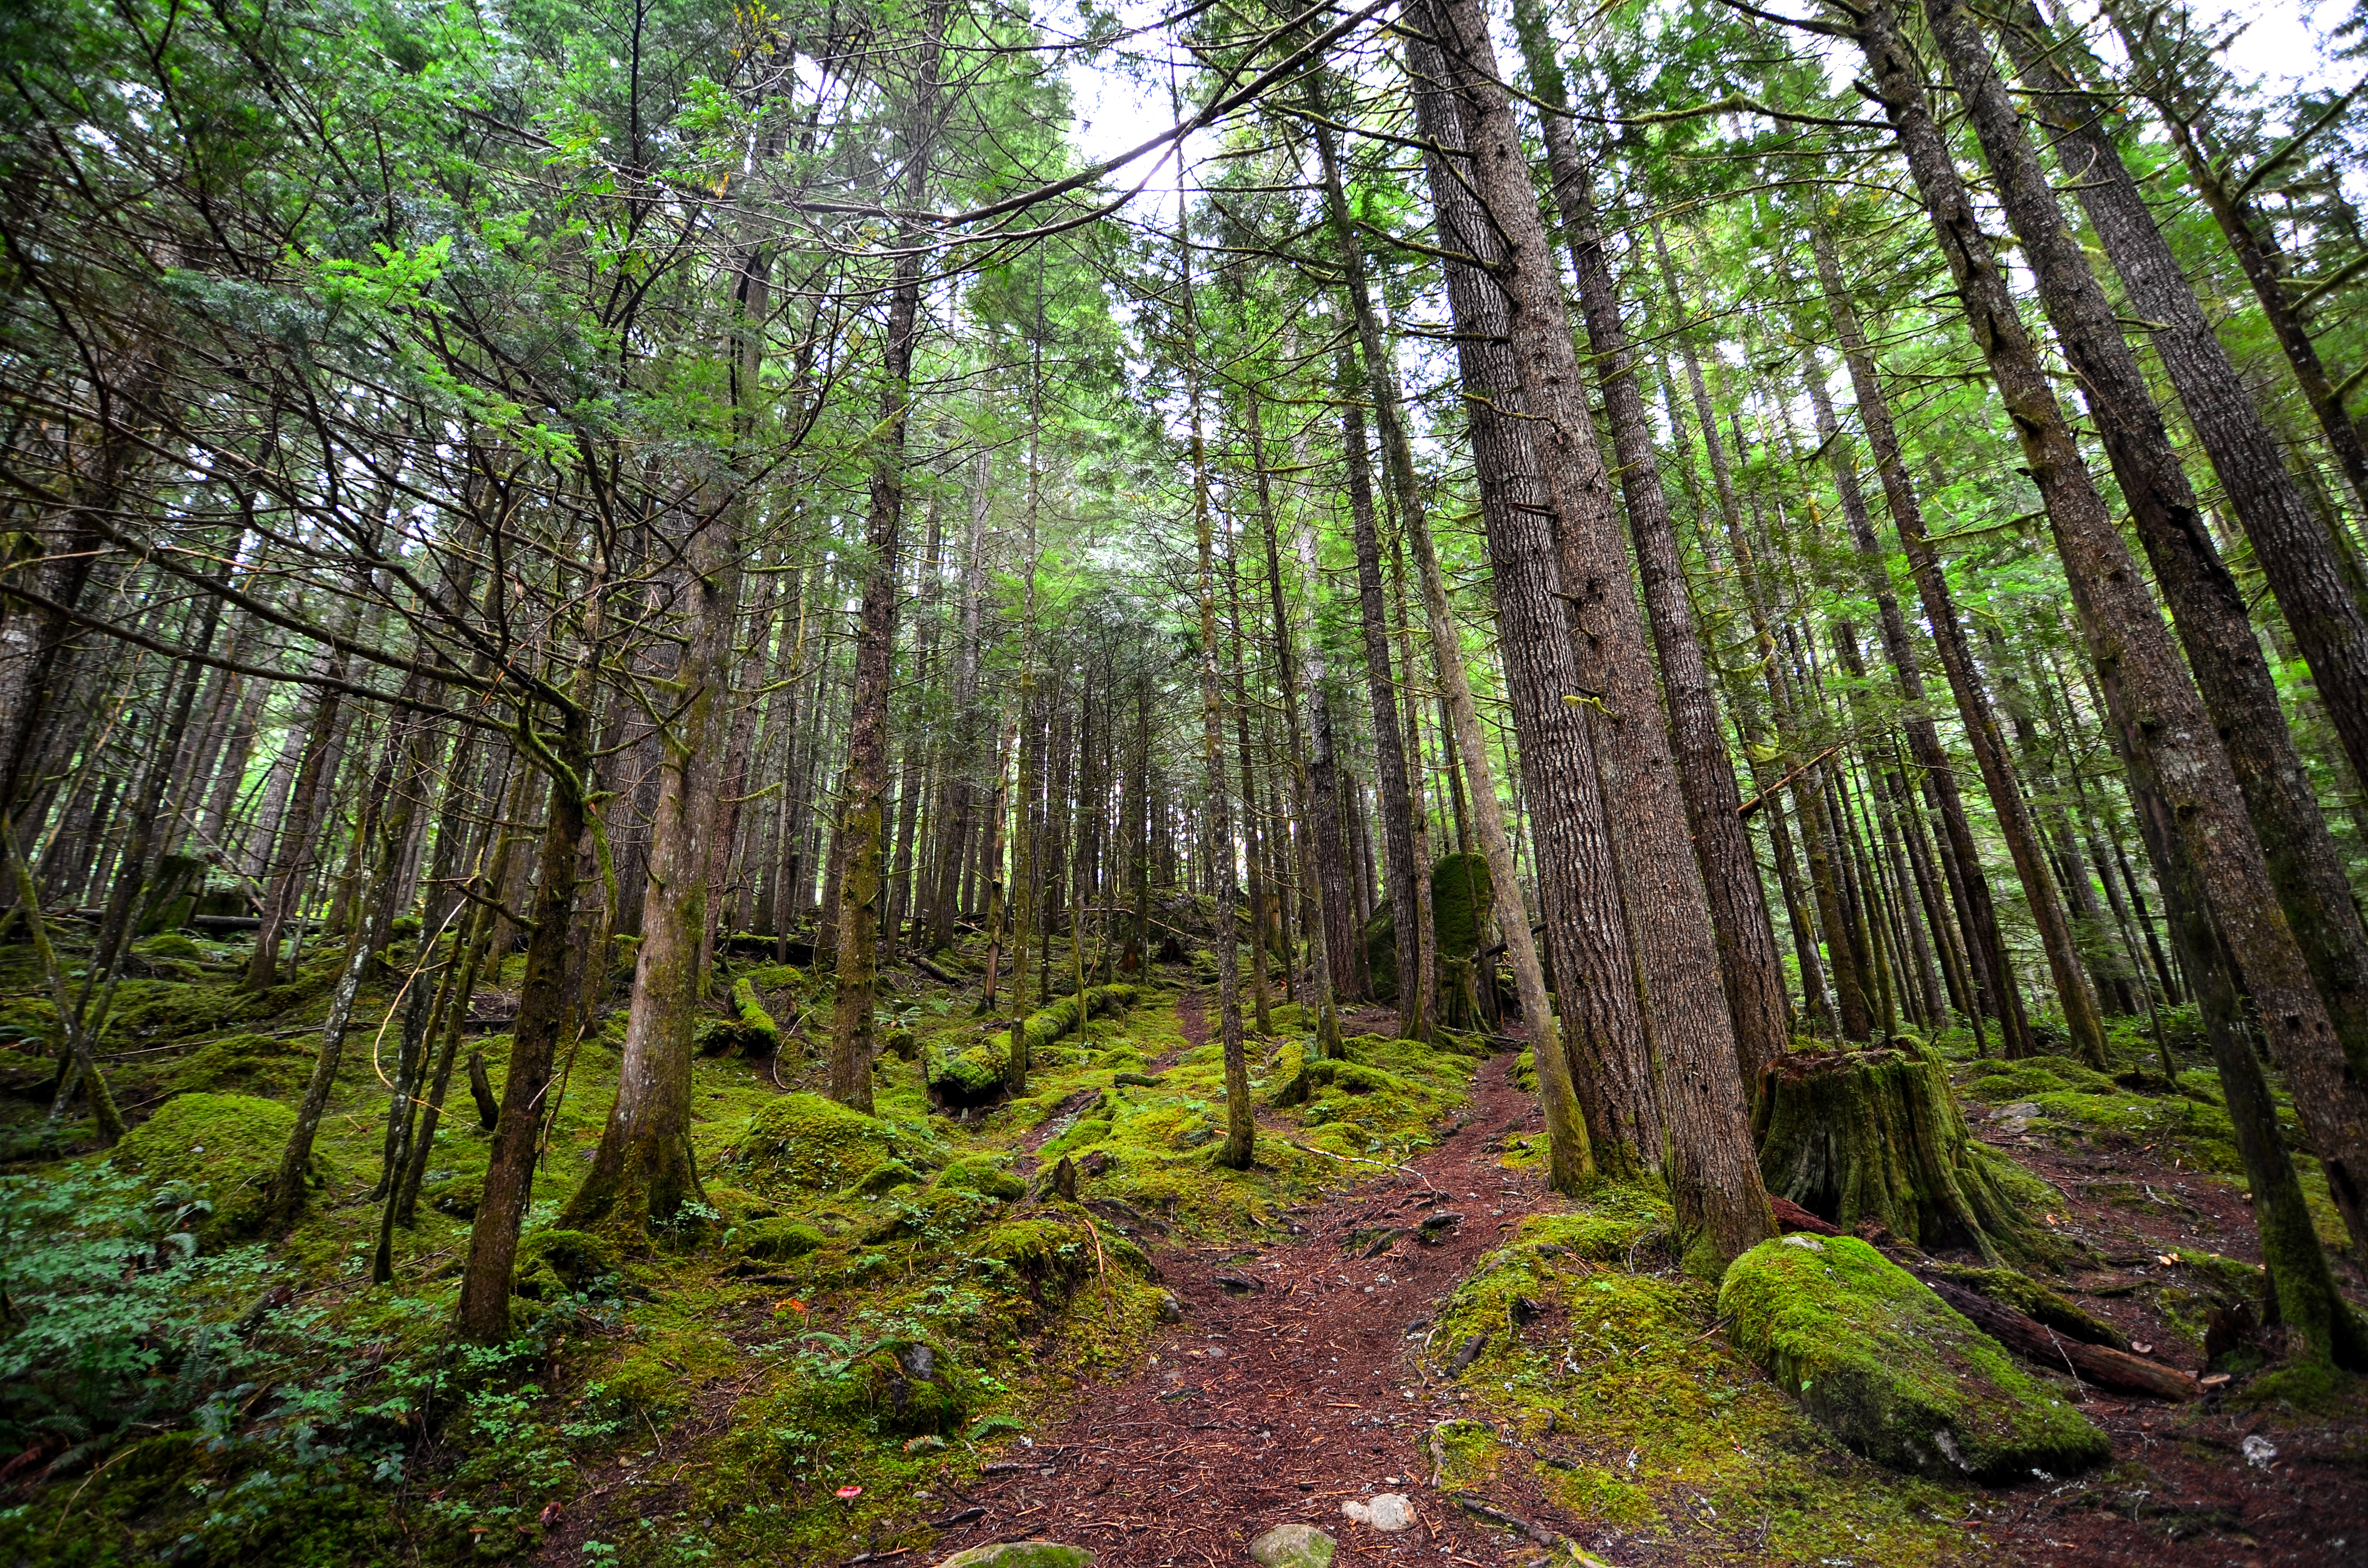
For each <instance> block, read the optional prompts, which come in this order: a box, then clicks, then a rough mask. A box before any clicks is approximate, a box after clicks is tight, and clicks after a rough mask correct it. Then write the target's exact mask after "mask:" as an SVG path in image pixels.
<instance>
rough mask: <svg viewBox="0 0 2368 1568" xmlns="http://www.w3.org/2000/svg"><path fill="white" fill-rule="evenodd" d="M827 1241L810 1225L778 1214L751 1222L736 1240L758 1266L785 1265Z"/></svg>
mask: <svg viewBox="0 0 2368 1568" xmlns="http://www.w3.org/2000/svg"><path fill="white" fill-rule="evenodd" d="M826 1239H827V1238H825V1236H824V1235H823V1233H821V1232H820V1231H818V1230H816V1229H814V1227H813V1226H812V1225H807V1224H801V1223H800V1222H798V1221H795V1220H790V1219H785V1218H783V1217H781V1216H780V1215H774V1216H772V1217H771V1218H769V1219H764V1220H751V1221H749V1222H748V1223H746V1224H745V1225H743V1226H741V1227H740V1230H739V1233H738V1235H737V1237H736V1238H735V1240H736V1241H737V1242H738V1243H739V1246H740V1250H741V1252H742V1253H743V1254H745V1255H746V1256H748V1257H751V1258H754V1259H755V1260H756V1261H757V1262H758V1263H788V1262H790V1261H791V1260H792V1259H794V1258H801V1257H803V1256H806V1254H808V1253H810V1252H814V1251H817V1250H819V1249H820V1248H821V1246H822V1245H823V1244H824V1242H825V1240H826Z"/></svg>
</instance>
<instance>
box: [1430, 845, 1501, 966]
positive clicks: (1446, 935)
mask: <svg viewBox="0 0 2368 1568" xmlns="http://www.w3.org/2000/svg"><path fill="white" fill-rule="evenodd" d="M1494 896H1495V885H1494V884H1493V883H1492V882H1490V881H1489V880H1488V862H1487V861H1486V860H1484V859H1482V858H1480V857H1479V856H1477V855H1447V856H1442V857H1440V861H1439V863H1438V864H1437V865H1436V866H1433V867H1432V868H1431V869H1430V928H1431V932H1432V934H1433V935H1434V936H1435V937H1437V938H1438V941H1439V953H1440V957H1441V958H1448V959H1468V958H1470V957H1471V956H1472V955H1473V954H1474V953H1476V952H1478V951H1479V950H1480V930H1481V927H1482V926H1484V925H1485V924H1486V921H1487V918H1488V903H1489V900H1490V899H1491V898H1493V897H1494Z"/></svg>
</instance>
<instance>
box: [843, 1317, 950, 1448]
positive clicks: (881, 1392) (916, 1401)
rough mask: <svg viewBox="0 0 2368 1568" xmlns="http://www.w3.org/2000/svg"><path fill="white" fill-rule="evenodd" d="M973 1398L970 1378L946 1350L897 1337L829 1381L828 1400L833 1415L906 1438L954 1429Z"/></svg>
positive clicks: (864, 1352) (850, 1361)
mask: <svg viewBox="0 0 2368 1568" xmlns="http://www.w3.org/2000/svg"><path fill="white" fill-rule="evenodd" d="M974 1394H975V1389H974V1386H973V1379H972V1378H971V1377H970V1376H969V1375H968V1374H967V1372H966V1371H965V1370H964V1369H962V1365H961V1363H960V1362H959V1361H957V1360H956V1359H955V1358H954V1356H953V1354H952V1353H951V1351H950V1350H949V1349H947V1347H946V1346H942V1345H939V1344H935V1343H932V1342H931V1341H928V1340H926V1339H920V1338H906V1337H896V1338H890V1339H884V1340H882V1341H880V1342H879V1343H877V1344H875V1345H872V1346H868V1347H866V1348H865V1349H863V1350H861V1351H860V1352H859V1353H858V1354H856V1355H855V1356H854V1357H852V1358H849V1359H848V1361H847V1362H846V1363H845V1364H844V1365H843V1366H842V1367H840V1368H839V1369H838V1370H837V1376H836V1377H834V1378H833V1379H832V1380H831V1381H830V1385H829V1394H828V1397H829V1405H830V1408H831V1411H832V1413H833V1414H834V1415H838V1416H840V1417H842V1418H848V1417H853V1418H860V1419H864V1420H868V1421H869V1423H870V1424H871V1426H872V1428H873V1429H874V1430H876V1431H879V1432H882V1433H892V1434H894V1435H896V1436H899V1437H909V1436H914V1435H916V1434H919V1433H923V1432H934V1433H939V1434H943V1433H947V1432H951V1431H954V1430H956V1429H958V1428H959V1427H960V1426H962V1420H963V1418H964V1417H965V1416H966V1415H969V1413H970V1406H971V1402H972V1400H973V1397H974Z"/></svg>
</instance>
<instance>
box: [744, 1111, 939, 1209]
mask: <svg viewBox="0 0 2368 1568" xmlns="http://www.w3.org/2000/svg"><path fill="white" fill-rule="evenodd" d="M886 1160H899V1161H902V1162H903V1163H904V1164H905V1165H907V1166H908V1167H910V1168H912V1169H916V1170H917V1169H921V1168H929V1167H934V1166H936V1165H941V1164H943V1163H944V1155H943V1153H942V1151H941V1148H940V1146H939V1144H938V1143H937V1142H936V1141H935V1140H934V1139H932V1138H930V1137H928V1135H927V1134H925V1133H921V1132H916V1131H914V1130H913V1129H911V1128H909V1127H906V1126H903V1125H900V1124H899V1123H896V1122H893V1121H888V1120H884V1119H881V1118H879V1117H871V1116H866V1115H864V1114H863V1113H862V1112H861V1111H859V1110H850V1109H848V1108H847V1107H845V1106H843V1105H840V1104H838V1103H837V1101H835V1100H827V1099H825V1098H823V1097H822V1096H820V1095H809V1094H794V1095H783V1096H780V1098H778V1099H775V1100H771V1101H769V1102H768V1103H767V1104H765V1105H764V1106H762V1107H761V1108H758V1110H757V1113H756V1115H755V1116H754V1117H752V1118H751V1119H749V1122H748V1130H747V1131H746V1133H745V1134H743V1135H742V1136H741V1138H740V1140H739V1143H738V1146H737V1147H736V1148H735V1149H734V1151H733V1153H732V1154H731V1156H730V1158H729V1159H728V1160H727V1161H726V1162H724V1163H725V1164H726V1165H728V1167H729V1169H730V1171H731V1173H732V1175H733V1176H734V1177H735V1178H737V1181H738V1185H740V1186H743V1187H747V1188H748V1189H749V1190H750V1191H752V1192H756V1193H758V1194H760V1195H767V1196H777V1195H783V1194H794V1193H798V1192H827V1191H830V1190H833V1189H835V1188H837V1187H845V1186H847V1185H848V1183H850V1182H852V1181H854V1180H855V1179H856V1178H858V1177H859V1176H863V1175H864V1174H865V1173H866V1172H868V1171H870V1170H871V1169H873V1168H874V1167H875V1166H877V1165H880V1164H881V1163H882V1162H883V1161H886Z"/></svg>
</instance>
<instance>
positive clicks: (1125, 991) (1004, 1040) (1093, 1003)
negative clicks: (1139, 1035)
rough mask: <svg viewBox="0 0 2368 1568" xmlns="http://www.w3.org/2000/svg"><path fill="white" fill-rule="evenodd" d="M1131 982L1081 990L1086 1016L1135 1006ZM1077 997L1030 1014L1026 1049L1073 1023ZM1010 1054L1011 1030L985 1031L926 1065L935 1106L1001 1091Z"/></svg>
mask: <svg viewBox="0 0 2368 1568" xmlns="http://www.w3.org/2000/svg"><path fill="white" fill-rule="evenodd" d="M1135 995H1136V992H1135V988H1134V987H1133V986H1132V985H1097V986H1095V987H1094V988H1093V989H1091V990H1089V991H1087V993H1086V1016H1087V1017H1093V1016H1094V1015H1096V1014H1098V1013H1115V1012H1121V1011H1123V1010H1124V1009H1126V1008H1128V1007H1131V1006H1134V1000H1135ZM1078 1022H1079V1019H1078V1016H1077V998H1076V997H1075V996H1064V997H1062V998H1061V999H1060V1000H1059V1001H1057V1002H1055V1003H1053V1005H1052V1006H1048V1007H1046V1008H1044V1009H1043V1010H1042V1012H1038V1013H1034V1014H1031V1015H1030V1016H1029V1017H1028V1019H1027V1021H1026V1022H1025V1023H1023V1024H1021V1026H1020V1028H1022V1029H1023V1030H1025V1031H1026V1043H1027V1047H1028V1050H1029V1051H1030V1053H1033V1052H1035V1051H1040V1050H1042V1049H1043V1048H1044V1047H1045V1046H1048V1045H1050V1044H1052V1043H1053V1041H1054V1040H1059V1039H1060V1038H1061V1037H1062V1036H1064V1035H1065V1034H1067V1033H1068V1032H1069V1031H1070V1030H1072V1029H1074V1028H1077V1026H1078ZM1010 1057H1011V1031H1010V1030H1009V1029H1005V1030H1003V1031H1002V1032H1000V1033H998V1034H993V1035H989V1036H988V1037H987V1038H985V1040H980V1041H979V1042H978V1043H977V1044H975V1045H973V1046H972V1047H971V1048H970V1049H969V1050H967V1051H962V1052H960V1053H959V1054H957V1055H952V1056H948V1057H944V1058H942V1059H940V1060H939V1061H936V1062H931V1063H930V1064H929V1096H930V1097H931V1098H932V1099H934V1100H935V1101H936V1102H937V1103H938V1104H939V1106H942V1107H949V1108H962V1107H965V1106H975V1105H985V1103H986V1102H988V1101H989V1100H992V1099H995V1098H996V1097H997V1096H1000V1095H1001V1094H1002V1093H1003V1091H1004V1079H1005V1071H1004V1070H1005V1067H1006V1065H1007V1064H1008V1062H1009V1061H1010Z"/></svg>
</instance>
